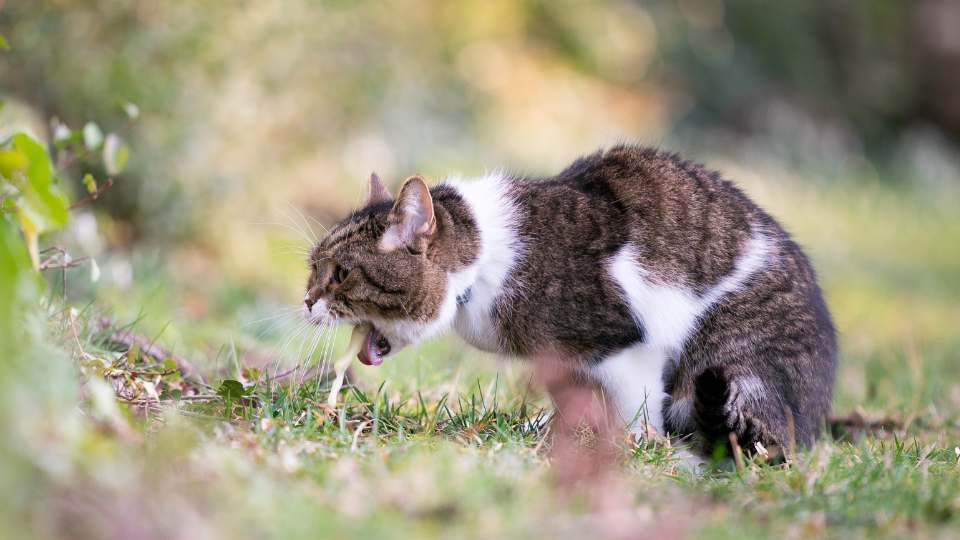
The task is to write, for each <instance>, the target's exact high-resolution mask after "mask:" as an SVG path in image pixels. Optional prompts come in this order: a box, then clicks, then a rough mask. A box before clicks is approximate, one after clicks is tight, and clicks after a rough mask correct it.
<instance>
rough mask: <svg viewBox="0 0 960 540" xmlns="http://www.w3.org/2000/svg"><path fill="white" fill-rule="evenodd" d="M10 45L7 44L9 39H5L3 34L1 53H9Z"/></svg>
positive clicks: (0, 45) (0, 42) (1, 35)
mask: <svg viewBox="0 0 960 540" xmlns="http://www.w3.org/2000/svg"><path fill="white" fill-rule="evenodd" d="M9 50H10V44H9V43H7V38H5V37H3V34H0V51H9Z"/></svg>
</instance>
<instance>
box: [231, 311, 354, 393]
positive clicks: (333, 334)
mask: <svg viewBox="0 0 960 540" xmlns="http://www.w3.org/2000/svg"><path fill="white" fill-rule="evenodd" d="M244 326H245V327H248V328H249V327H253V328H251V329H252V330H253V334H254V335H255V336H256V337H257V338H258V339H264V338H266V339H265V340H266V341H268V342H272V343H273V345H272V346H271V347H270V349H271V351H270V353H269V360H267V365H265V366H264V368H265V369H264V372H265V373H266V375H267V377H268V379H270V380H276V379H279V378H281V377H282V378H284V379H286V380H287V381H288V382H289V383H290V385H291V390H293V391H300V390H301V389H303V385H304V384H305V382H306V381H307V380H309V379H311V378H314V377H315V378H316V381H317V382H316V388H315V389H314V391H316V392H319V391H320V385H321V383H322V381H323V378H324V376H325V375H326V374H327V371H328V365H329V364H330V359H331V356H332V355H333V352H334V346H335V343H336V340H337V336H338V324H337V323H336V322H335V321H334V320H331V319H323V320H320V321H317V320H315V319H314V320H311V319H308V318H307V317H306V316H305V313H304V309H303V307H296V306H292V307H286V308H281V309H279V310H278V311H277V312H276V313H274V314H272V315H267V316H264V317H261V318H259V319H255V320H252V321H249V322H247V323H245V324H244Z"/></svg>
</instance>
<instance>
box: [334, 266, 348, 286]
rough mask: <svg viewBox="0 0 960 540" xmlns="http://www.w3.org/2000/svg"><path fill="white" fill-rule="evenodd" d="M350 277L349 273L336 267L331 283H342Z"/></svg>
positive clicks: (342, 268)
mask: <svg viewBox="0 0 960 540" xmlns="http://www.w3.org/2000/svg"><path fill="white" fill-rule="evenodd" d="M349 276H350V271H349V270H347V269H346V268H344V267H342V266H340V265H339V264H338V265H337V268H336V270H334V271H333V281H334V283H343V282H344V281H346V280H347V278H348V277H349Z"/></svg>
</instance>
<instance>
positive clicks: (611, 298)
mask: <svg viewBox="0 0 960 540" xmlns="http://www.w3.org/2000/svg"><path fill="white" fill-rule="evenodd" d="M309 263H310V270H311V273H310V277H309V281H308V286H307V294H306V296H305V298H304V303H305V310H306V314H307V316H308V318H309V319H310V320H311V321H312V322H315V323H320V322H325V321H326V322H330V321H333V322H349V323H353V324H357V323H360V322H365V323H369V324H371V325H372V330H371V331H370V332H369V333H368V335H367V337H366V339H365V342H364V345H363V348H362V350H361V351H360V354H359V355H358V356H359V358H360V360H361V361H362V362H363V363H365V364H371V365H377V364H380V363H381V362H382V361H383V359H384V357H386V356H388V355H389V354H392V353H394V352H396V351H397V350H399V349H401V348H403V347H405V346H407V345H410V344H413V343H417V342H419V341H421V340H423V339H426V338H429V337H430V336H433V335H435V334H438V333H440V332H442V331H443V330H446V329H448V328H450V327H452V328H453V329H455V330H456V332H457V333H458V334H459V335H460V336H461V337H462V338H463V339H464V340H465V341H466V342H467V343H469V344H471V345H473V346H475V347H477V348H479V349H482V350H484V351H490V352H494V353H499V354H503V355H508V356H513V357H535V356H536V355H538V354H542V353H543V352H544V351H554V352H558V353H560V354H561V355H562V356H563V357H564V358H566V359H568V360H565V361H569V362H572V363H573V364H574V365H575V366H576V370H577V372H578V373H580V374H581V375H582V376H583V377H584V378H585V379H586V380H588V381H590V382H592V383H594V384H596V385H598V386H599V387H600V388H601V389H602V391H603V395H604V396H605V397H606V398H608V399H609V400H611V401H612V403H613V405H614V409H615V411H616V413H617V415H618V416H619V418H620V420H621V421H622V423H623V425H624V426H625V427H626V428H627V429H629V430H630V431H632V432H633V433H635V434H637V435H641V436H642V435H643V434H644V433H646V431H647V430H649V429H653V430H655V431H656V432H658V433H661V434H669V435H671V436H675V437H678V438H682V439H684V440H687V441H689V442H690V445H691V448H692V449H693V451H694V452H695V453H698V454H700V455H702V456H708V455H710V454H711V453H712V452H714V451H715V449H716V448H717V444H718V443H720V444H727V441H728V440H729V439H730V437H729V435H730V434H731V433H732V434H733V435H735V436H736V440H737V441H739V444H740V445H742V447H743V448H745V449H748V450H750V451H752V450H753V449H754V448H759V447H758V446H757V443H759V444H760V445H762V446H763V447H765V448H780V449H784V450H785V449H788V448H792V447H794V445H797V446H801V447H802V446H809V445H811V444H812V443H813V442H814V440H815V439H816V438H817V436H818V434H819V431H820V428H821V426H822V425H823V423H824V422H825V418H826V416H827V415H828V413H829V411H830V406H831V402H832V394H833V385H834V377H835V369H836V354H837V350H836V349H837V346H836V337H835V330H834V326H833V323H832V321H831V317H830V313H829V311H828V309H827V306H826V304H825V302H824V299H823V296H822V294H821V291H820V288H819V286H818V284H817V279H816V276H815V274H814V270H813V268H812V266H811V264H810V262H809V260H808V259H807V257H806V256H805V255H804V253H803V252H802V251H801V249H800V247H798V246H797V244H796V243H794V242H793V241H792V240H791V238H790V237H789V235H788V234H787V233H786V232H785V231H784V230H783V228H782V227H781V226H780V225H779V224H778V223H777V222H776V221H775V220H774V219H773V218H772V217H770V216H769V215H768V214H767V213H765V212H764V211H763V210H761V209H760V208H759V207H758V206H757V205H756V204H754V203H753V202H752V201H751V200H750V199H749V198H747V196H746V195H744V194H743V192H741V191H740V190H739V189H738V188H737V187H735V186H734V185H733V184H732V183H731V182H729V181H727V180H724V179H723V178H721V176H720V175H719V174H718V173H716V172H713V171H711V170H708V169H706V168H704V167H703V166H701V165H698V164H695V163H692V162H689V161H685V160H683V159H681V158H680V157H679V156H677V155H676V154H672V153H667V152H663V151H660V150H657V149H650V148H645V147H640V146H633V145H620V146H616V147H613V148H611V149H608V150H605V151H604V150H600V151H598V152H596V153H594V154H592V155H589V156H586V157H582V158H580V159H578V160H576V161H575V162H574V163H572V164H571V165H570V166H568V167H567V168H566V169H565V170H564V171H563V172H561V173H560V174H558V175H557V176H554V177H549V178H538V179H533V178H521V177H515V176H511V175H508V174H503V173H496V174H489V175H487V176H485V177H483V178H480V179H477V180H473V181H466V180H462V179H456V178H454V179H448V180H446V181H445V182H443V183H441V184H440V185H437V186H436V187H433V188H432V189H431V188H428V186H427V184H426V182H425V181H424V180H423V178H421V177H419V176H414V177H411V178H409V179H408V180H406V182H405V183H404V184H403V186H402V188H401V189H400V191H399V193H398V195H397V196H396V198H395V199H394V197H393V196H392V195H391V194H390V192H389V191H388V189H387V188H386V187H385V186H384V184H383V182H382V181H381V180H380V179H379V178H378V177H377V176H376V175H375V174H374V175H372V176H371V178H370V183H369V196H368V199H367V201H366V204H365V205H364V207H363V208H361V209H360V210H357V211H355V212H353V213H352V214H351V215H350V216H348V217H347V218H346V219H344V220H343V221H341V222H340V223H338V224H337V225H336V226H334V227H333V228H332V229H331V230H330V232H329V234H328V235H327V236H326V237H325V238H323V239H322V240H321V241H320V242H319V243H318V244H317V245H316V246H314V248H313V250H312V252H311V256H310V261H309ZM727 448H728V449H729V446H728V447H727Z"/></svg>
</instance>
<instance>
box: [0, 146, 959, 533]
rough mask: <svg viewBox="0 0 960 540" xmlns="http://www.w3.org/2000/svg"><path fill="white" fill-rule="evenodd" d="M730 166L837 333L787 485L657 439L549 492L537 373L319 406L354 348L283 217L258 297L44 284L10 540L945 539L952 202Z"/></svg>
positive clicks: (16, 411) (468, 361) (359, 382)
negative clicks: (818, 293)
mask: <svg viewBox="0 0 960 540" xmlns="http://www.w3.org/2000/svg"><path fill="white" fill-rule="evenodd" d="M722 165H723V164H721V168H724V170H725V171H726V173H727V174H728V176H731V177H735V178H738V179H739V180H740V182H741V183H742V184H743V185H744V187H745V188H746V190H747V191H748V192H749V193H750V194H751V195H753V196H754V197H755V198H756V199H758V200H759V201H760V202H761V204H763V205H764V206H765V207H767V208H769V209H770V210H771V212H772V213H773V214H774V215H775V216H777V217H778V218H779V219H781V221H782V222H783V223H784V224H785V226H786V227H787V228H788V230H790V231H791V232H792V233H793V234H794V235H795V237H796V238H797V239H798V240H799V242H800V243H801V244H802V245H803V246H805V247H806V249H807V250H808V253H809V254H810V255H811V256H812V258H813V259H814V261H815V264H816V266H817V268H818V271H819V274H820V277H821V280H822V284H823V286H824V288H825V291H826V295H827V299H828V302H829V305H830V307H831V309H832V312H833V314H834V317H835V320H836V323H837V326H838V328H839V331H840V339H841V354H840V367H839V370H838V379H837V390H836V397H835V407H834V413H835V418H834V422H833V425H832V427H833V428H835V429H833V430H832V431H833V434H828V435H827V436H825V437H824V439H823V440H822V441H821V442H820V443H818V444H817V445H816V447H815V448H813V449H811V450H810V451H808V452H802V453H799V454H797V455H796V456H794V457H793V458H792V459H791V460H790V461H789V462H788V463H787V464H783V465H773V464H769V463H765V462H764V461H763V460H762V458H757V459H749V458H748V459H746V460H745V461H744V462H743V463H742V464H739V466H734V465H729V466H724V467H720V468H719V469H716V470H709V471H705V472H704V471H701V472H695V471H691V470H689V469H687V468H685V467H684V466H683V465H682V464H681V462H680V460H679V456H678V455H677V454H676V452H675V449H673V448H671V445H670V444H669V442H667V441H665V440H661V439H653V440H650V441H646V442H643V443H639V444H632V443H629V442H628V441H626V440H625V439H624V440H622V441H621V442H620V443H619V444H618V447H617V450H618V453H617V460H616V463H615V464H614V465H613V466H612V467H613V468H612V470H602V471H600V472H598V474H597V476H596V477H589V476H588V477H586V478H581V479H580V480H579V481H577V482H574V483H570V482H564V481H562V480H561V479H560V476H561V475H560V474H558V470H557V467H556V465H557V463H556V462H557V461H558V459H557V456H556V455H555V454H553V453H551V439H550V438H549V431H550V425H549V423H548V422H547V421H546V419H547V418H548V417H549V414H550V411H551V405H550V403H549V401H548V400H547V399H546V398H545V396H544V395H543V393H542V392H541V391H540V390H539V389H538V388H537V387H536V385H532V384H531V372H530V369H529V366H526V365H524V364H523V363H522V362H518V361H514V360H498V359H495V358H492V357H489V356H487V355H482V354H479V353H476V352H472V351H471V350H469V348H468V347H467V346H466V345H463V344H462V343H461V342H459V341H458V340H456V338H453V337H445V338H442V339H439V340H435V341H432V342H429V343H425V344H422V345H420V346H417V347H412V348H410V349H408V350H405V351H403V352H402V353H401V354H399V355H397V356H396V357H391V358H390V359H388V361H387V362H386V363H385V364H384V365H383V366H381V367H379V368H370V367H364V366H360V365H359V364H357V365H355V366H354V367H353V370H354V380H353V384H352V385H348V386H347V387H346V388H345V389H344V390H343V391H342V392H341V394H340V401H339V403H338V406H337V407H335V408H330V407H328V406H326V404H325V401H326V391H327V388H328V384H329V383H328V382H327V378H326V377H325V376H321V375H326V372H325V371H326V370H324V369H322V366H323V365H324V360H328V359H330V358H331V357H335V356H337V355H338V354H339V352H340V351H341V350H343V348H344V347H345V341H346V338H347V336H348V331H347V330H346V329H339V330H328V331H325V332H319V331H318V330H317V329H315V328H312V327H306V326H304V325H303V324H302V323H301V322H300V321H299V320H298V319H297V315H296V313H295V308H294V305H295V304H296V303H297V300H298V299H299V298H300V294H299V293H298V292H297V291H298V287H299V286H300V284H301V283H303V281H304V279H305V268H301V267H300V265H301V264H302V263H301V261H300V258H299V257H300V255H299V254H298V250H299V249H301V248H303V247H304V244H303V242H304V241H302V240H298V236H297V234H296V233H292V232H291V231H289V228H299V229H301V230H303V232H306V233H307V234H308V235H309V234H311V233H310V232H309V231H307V230H306V229H307V228H308V227H309V226H310V224H311V223H310V221H309V219H307V218H303V219H300V218H299V217H297V216H296V215H292V216H291V215H290V212H286V214H287V217H288V218H289V219H288V220H287V221H285V222H284V223H286V224H289V226H288V227H287V226H285V227H277V228H271V226H263V227H266V229H267V231H268V232H266V233H264V234H262V235H261V236H260V237H258V238H261V239H266V240H263V242H265V245H264V246H261V247H260V248H258V249H260V251H258V253H266V257H265V258H258V259H253V260H255V261H256V263H255V264H256V265H258V266H263V267H267V268H268V270H264V275H266V276H268V277H266V278H258V279H246V278H237V277H236V275H237V273H236V272H234V271H232V270H229V269H230V268H236V267H238V266H244V265H245V264H247V265H249V264H251V263H250V260H251V259H244V260H240V261H238V260H223V259H218V258H217V257H220V255H219V254H216V255H214V254H215V253H216V251H215V250H213V249H212V248H211V247H210V246H209V245H204V244H203V243H202V242H201V243H199V245H198V246H186V247H184V248H183V249H180V250H178V251H176V252H169V251H162V250H161V251H158V250H151V249H150V248H148V247H140V248H138V249H137V250H135V251H134V252H133V253H132V255H130V256H129V257H127V258H125V259H121V258H117V259H116V260H113V261H110V262H106V263H102V264H101V266H102V267H103V268H104V272H113V273H114V274H115V275H123V274H124V272H127V271H129V272H130V273H131V275H132V276H133V279H132V280H131V281H130V282H129V283H126V284H124V283H123V280H120V279H112V280H106V281H105V282H104V283H103V284H101V285H91V284H89V279H88V277H87V276H88V272H89V270H88V269H86V268H85V267H78V268H75V269H71V270H68V271H67V272H66V275H65V276H61V275H60V274H59V273H57V272H50V273H48V275H47V277H48V281H49V283H50V285H49V286H48V287H47V289H46V292H45V294H44V297H45V302H44V307H45V309H44V313H43V314H42V316H40V319H39V321H40V324H38V325H37V327H38V328H39V327H42V329H39V330H36V331H35V335H33V336H32V337H31V338H30V339H29V340H27V341H26V342H25V344H24V347H25V348H24V351H23V352H22V354H21V356H22V358H25V359H29V363H28V362H27V361H26V360H25V361H24V362H21V363H19V364H12V365H11V366H12V367H11V368H10V369H14V370H15V371H14V372H12V373H13V374H14V375H15V377H7V380H8V381H9V380H14V379H16V380H17V381H18V383H19V384H17V385H16V386H11V385H9V384H7V385H6V386H5V387H4V388H6V389H7V390H6V392H5V395H4V397H3V399H4V400H5V401H4V410H5V411H6V415H7V418H6V420H7V422H8V429H9V430H10V433H14V434H16V435H15V436H16V437H17V439H16V440H18V441H22V445H20V446H19V447H16V448H4V449H3V452H4V455H3V456H0V457H3V458H4V461H5V462H6V464H5V465H3V466H2V468H0V473H3V474H4V476H6V479H5V483H7V484H8V486H7V488H6V489H5V493H7V494H8V495H6V498H7V499H8V504H7V505H5V506H6V508H4V509H3V510H0V519H3V520H5V521H6V522H7V523H6V524H5V530H6V531H7V534H9V535H10V536H9V537H11V538H14V537H18V538H19V537H48V536H62V537H72V538H83V537H117V538H120V537H123V538H154V537H156V538H206V537H210V538H228V537H249V538H274V537H277V538H297V537H304V538H325V537H330V538H381V537H390V538H531V537H543V538H567V537H569V538H582V537H610V538H675V537H676V538H680V537H695V538H753V537H756V538H771V537H772V538H804V537H815V536H816V537H819V536H822V535H826V536H831V537H838V538H878V537H890V538H896V537H955V536H957V534H960V465H958V459H960V423H958V420H960V358H958V356H960V335H958V333H957V326H958V323H960V280H958V278H957V276H960V213H958V212H957V208H958V205H957V203H958V201H960V198H958V196H957V194H956V192H954V191H950V190H948V189H944V190H943V191H938V192H936V193H931V192H929V191H921V190H920V189H919V188H908V187H904V186H903V185H901V186H900V187H896V188H894V187H890V186H888V185H885V184H882V183H879V182H877V181H867V180H863V181H853V182H844V183H832V182H827V181H818V180H814V179H811V178H807V177H797V178H785V177H783V175H782V174H780V175H777V176H775V177H776V178H778V180H776V181H771V180H769V178H770V177H771V175H769V174H763V173H761V172H757V171H747V170H740V169H738V168H736V167H734V166H733V165H727V166H726V167H722ZM283 213H284V212H281V214H283ZM317 232H320V231H319V228H317ZM298 242H299V245H297V246H295V247H293V248H290V244H297V243H298ZM211 261H212V262H211ZM124 265H126V266H124ZM125 269H126V270H125ZM277 276H283V279H282V280H280V279H278V277H277ZM64 284H66V287H67V294H66V296H64V294H63V293H64V291H63V285H64ZM286 305H289V306H291V307H289V308H287V307H285V306H286ZM178 360H179V362H180V365H178ZM187 364H189V367H190V368H192V370H194V371H195V373H189V371H190V369H187V370H186V371H185V369H184V367H185V366H186V365H187ZM9 374H10V372H8V375H9ZM201 378H202V380H201Z"/></svg>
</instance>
